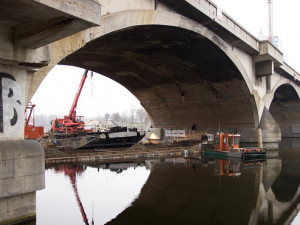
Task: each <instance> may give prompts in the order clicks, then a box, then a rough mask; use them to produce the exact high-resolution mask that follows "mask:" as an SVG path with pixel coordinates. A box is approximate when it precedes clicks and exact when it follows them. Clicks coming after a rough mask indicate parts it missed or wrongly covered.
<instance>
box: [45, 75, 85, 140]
mask: <svg viewBox="0 0 300 225" xmlns="http://www.w3.org/2000/svg"><path fill="white" fill-rule="evenodd" d="M87 74H88V70H85V71H84V74H83V76H82V78H81V82H80V84H79V87H78V90H77V93H76V95H75V99H74V101H73V104H72V107H71V109H70V112H69V115H68V116H64V118H63V119H57V118H56V119H54V120H52V121H51V130H50V131H51V133H71V134H74V133H84V132H85V130H84V121H83V116H77V115H76V107H77V103H78V99H79V97H80V94H81V90H82V88H83V85H84V82H85V80H86V78H87Z"/></svg>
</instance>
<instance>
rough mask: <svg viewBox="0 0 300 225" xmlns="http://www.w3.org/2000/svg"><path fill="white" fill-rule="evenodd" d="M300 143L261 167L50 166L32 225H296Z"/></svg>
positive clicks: (184, 161) (204, 163)
mask: <svg viewBox="0 0 300 225" xmlns="http://www.w3.org/2000/svg"><path fill="white" fill-rule="evenodd" d="M299 161H300V140H298V139H283V140H282V142H281V144H280V150H279V156H278V157H274V158H268V159H267V160H266V161H262V162H241V161H239V160H216V159H189V158H170V159H159V160H147V161H140V162H128V163H111V164H82V165H72V164H67V165H55V166H47V168H46V172H45V173H46V188H45V189H44V190H41V191H38V192H37V220H36V224H38V225H48V224H49V225H50V224H51V225H53V224H56V225H60V224H62V225H66V224H70V225H77V224H78V225H80V224H83V225H84V224H90V225H91V224H93V223H94V224H97V225H98V224H109V225H114V224H149V225H150V224H156V225H157V224H164V225H165V224H181V225H182V224H204V225H210V224H216V225H217V224H220V225H222V224H228V225H234V224H237V225H243V224H245V225H246V224H247V225H248V224H251V225H252V224H253V225H254V224H261V225H267V224H292V225H298V224H300V213H299V210H300V162H299Z"/></svg>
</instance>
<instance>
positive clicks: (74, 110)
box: [69, 70, 89, 122]
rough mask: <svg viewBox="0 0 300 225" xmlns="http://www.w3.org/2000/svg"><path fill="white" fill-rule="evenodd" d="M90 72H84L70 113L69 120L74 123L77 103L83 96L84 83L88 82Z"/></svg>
mask: <svg viewBox="0 0 300 225" xmlns="http://www.w3.org/2000/svg"><path fill="white" fill-rule="evenodd" d="M88 71H89V70H85V71H84V74H83V76H82V78H81V81H80V84H79V87H78V90H77V93H76V95H75V98H74V101H73V104H72V107H71V109H70V112H69V119H71V120H72V121H73V122H75V118H76V107H77V102H78V99H79V96H80V94H81V90H82V87H83V85H84V82H85V80H86V77H87V73H88Z"/></svg>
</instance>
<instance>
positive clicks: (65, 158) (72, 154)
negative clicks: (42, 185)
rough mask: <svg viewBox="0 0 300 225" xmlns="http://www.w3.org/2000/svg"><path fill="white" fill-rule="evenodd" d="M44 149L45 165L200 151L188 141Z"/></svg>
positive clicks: (197, 146) (157, 156)
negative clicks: (118, 146)
mask: <svg viewBox="0 0 300 225" xmlns="http://www.w3.org/2000/svg"><path fill="white" fill-rule="evenodd" d="M44 149H45V163H46V165H47V164H55V163H74V162H80V163H82V162H102V163H103V162H116V161H118V162H120V161H133V160H137V159H139V160H140V159H153V158H163V157H181V156H197V155H199V154H200V151H201V149H200V148H199V144H198V143H197V144H195V143H190V145H184V146H178V145H142V144H136V145H134V146H132V147H131V148H128V149H94V150H69V149H63V148H57V147H55V146H46V147H44Z"/></svg>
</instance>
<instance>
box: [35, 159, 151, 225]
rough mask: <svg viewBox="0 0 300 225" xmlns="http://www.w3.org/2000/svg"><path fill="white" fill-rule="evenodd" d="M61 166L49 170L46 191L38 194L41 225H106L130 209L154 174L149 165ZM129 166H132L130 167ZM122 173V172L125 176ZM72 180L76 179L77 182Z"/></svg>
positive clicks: (38, 215) (38, 218)
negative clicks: (86, 220) (87, 224)
mask: <svg viewBox="0 0 300 225" xmlns="http://www.w3.org/2000/svg"><path fill="white" fill-rule="evenodd" d="M129 165H130V166H131V167H126V166H124V165H123V164H109V165H106V164H104V165H89V166H87V165H81V166H75V165H61V166H56V167H52V168H48V169H47V170H46V188H45V189H44V190H42V191H39V192H38V193H37V224H38V225H47V224H51V225H53V224H58V225H60V224H72V225H73V224H74V225H76V224H86V222H85V219H84V217H83V215H82V212H81V207H79V205H78V202H77V200H76V198H77V197H76V194H75V193H74V188H73V187H74V186H73V185H72V182H73V181H74V180H73V181H71V180H70V177H73V178H75V181H74V182H75V184H76V190H77V192H78V198H79V199H80V201H81V204H82V209H84V213H85V214H86V217H87V219H88V223H90V224H91V223H92V219H93V220H94V221H95V224H105V223H106V222H107V221H109V220H111V219H112V218H114V217H116V216H117V215H118V214H119V213H121V212H122V211H123V210H124V209H126V208H127V207H128V206H129V205H130V203H131V202H132V201H134V199H135V198H137V196H138V195H139V193H140V190H141V188H142V186H143V185H144V183H145V182H146V180H147V178H148V176H149V174H150V171H149V170H147V169H146V167H145V164H129ZM127 166H128V165H127ZM121 171H122V172H121ZM73 178H72V179H73Z"/></svg>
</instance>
